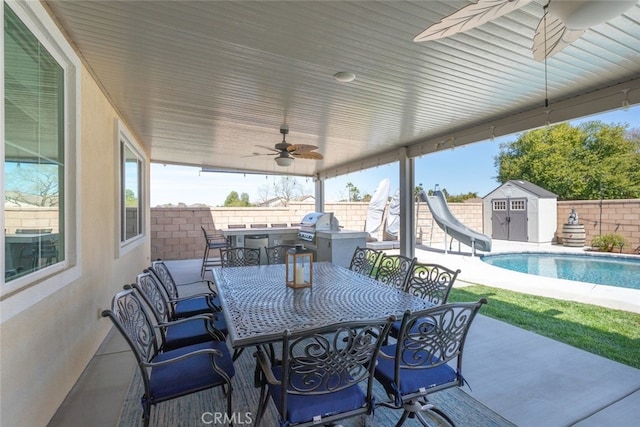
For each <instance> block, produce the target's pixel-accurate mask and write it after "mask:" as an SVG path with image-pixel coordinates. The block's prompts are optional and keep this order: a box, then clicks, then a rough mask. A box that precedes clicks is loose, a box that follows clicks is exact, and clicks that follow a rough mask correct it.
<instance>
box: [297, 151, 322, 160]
mask: <svg viewBox="0 0 640 427" xmlns="http://www.w3.org/2000/svg"><path fill="white" fill-rule="evenodd" d="M291 155H292V156H293V157H295V158H296V159H311V160H322V159H324V157H323V156H322V154H320V153H318V152H317V151H302V152H298V151H296V152H293V153H291Z"/></svg>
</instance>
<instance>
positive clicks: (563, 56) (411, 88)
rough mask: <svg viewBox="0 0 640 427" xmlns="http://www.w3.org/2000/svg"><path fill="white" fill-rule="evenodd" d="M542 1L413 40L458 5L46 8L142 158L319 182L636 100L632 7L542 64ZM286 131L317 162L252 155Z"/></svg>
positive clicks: (636, 38)
mask: <svg viewBox="0 0 640 427" xmlns="http://www.w3.org/2000/svg"><path fill="white" fill-rule="evenodd" d="M545 3H546V0H534V1H533V2H531V3H529V4H528V5H526V6H524V7H522V8H520V9H518V10H516V11H514V12H512V13H510V14H508V15H505V16H503V17H501V18H498V19H496V20H494V21H492V22H489V23H487V24H485V25H482V26H480V27H478V28H476V29H473V30H471V31H467V32H465V33H461V34H457V35H455V36H452V37H449V38H445V39H441V40H437V41H430V42H425V43H414V42H413V41H412V40H413V37H414V36H415V35H416V34H417V33H419V32H420V31H422V30H423V29H424V28H426V27H427V26H429V25H430V24H432V23H434V22H437V21H438V20H440V19H441V18H442V17H444V16H446V15H448V14H450V13H452V12H453V11H455V10H457V9H459V8H460V7H463V6H465V5H467V4H469V2H468V1H386V2H379V1H284V2H279V1H59V0H55V1H47V2H46V3H45V4H46V5H48V7H49V9H50V13H51V14H52V16H53V17H54V19H56V20H57V22H58V24H59V25H60V26H61V28H62V29H63V30H64V31H65V32H66V34H67V36H68V37H69V38H70V40H71V41H72V43H73V44H74V45H75V46H76V48H77V49H78V51H79V53H80V54H81V56H82V58H83V60H84V61H85V64H86V66H87V67H88V68H89V69H90V71H91V72H92V73H93V74H94V76H95V77H96V79H97V80H98V81H99V83H100V85H101V86H102V87H103V89H104V91H105V93H106V94H107V96H108V97H109V98H110V99H111V101H112V102H113V104H114V106H115V107H116V108H117V109H118V111H119V112H120V113H121V115H122V116H123V117H124V119H125V120H126V123H127V124H128V126H129V127H130V129H131V131H132V132H133V133H134V134H135V135H136V136H137V138H139V141H140V142H141V143H142V144H144V145H145V146H146V147H147V148H148V150H149V153H150V156H151V159H152V161H154V162H160V163H172V164H186V165H194V166H210V167H215V168H224V169H231V170H247V171H257V172H261V173H283V172H284V173H289V174H298V175H306V176H319V177H323V176H335V175H336V174H340V173H345V172H347V171H354V170H356V169H359V168H366V167H370V166H373V165H375V164H380V163H386V162H389V161H393V160H394V159H395V158H397V156H398V150H399V149H401V147H408V153H409V155H410V156H418V155H422V154H428V153H431V152H433V151H437V150H440V149H445V148H450V147H451V145H456V146H459V145H462V144H467V143H472V142H476V141H479V140H485V139H488V138H490V137H491V136H492V135H495V136H499V135H503V134H508V133H512V132H517V131H522V130H527V129H530V128H533V127H537V126H543V125H544V124H545V122H546V121H547V120H548V121H550V122H557V121H562V120H567V119H571V118H575V117H580V116H583V115H585V114H592V113H596V112H600V111H605V110H609V109H612V108H619V107H620V106H621V105H622V102H623V100H625V99H627V100H629V102H630V103H631V104H636V103H640V5H638V4H636V6H634V7H633V8H632V9H630V10H629V11H627V12H626V13H625V14H624V15H622V16H619V17H617V18H614V19H612V20H610V21H609V22H607V23H604V24H599V25H597V26H595V27H593V28H591V29H590V30H588V31H587V32H586V33H585V34H584V35H583V36H582V37H581V38H580V39H579V40H577V41H576V42H574V43H573V44H572V45H571V46H570V47H568V48H566V49H565V50H564V51H562V52H560V53H558V54H557V55H555V56H553V57H552V58H550V59H549V60H548V61H547V63H546V67H545V63H541V62H536V61H534V60H533V57H532V54H531V45H532V38H533V34H534V32H535V29H536V27H537V25H538V22H539V20H540V19H541V17H542V14H543V5H544V4H545ZM545 68H546V73H545ZM338 71H349V72H352V73H354V74H355V75H356V76H357V77H356V79H355V81H353V82H351V83H339V82H337V81H336V80H335V79H334V78H333V75H334V74H335V73H336V72H338ZM545 97H548V99H549V103H550V104H549V107H548V108H545V106H544V100H545ZM285 122H286V123H287V124H288V125H289V128H290V133H289V135H288V136H287V141H288V142H290V143H294V144H312V145H317V146H318V147H319V150H318V151H319V152H320V153H322V154H323V155H324V160H302V159H297V160H296V161H295V162H294V165H293V166H291V167H289V168H281V167H278V166H277V165H276V164H275V162H274V160H273V156H271V155H269V156H267V155H260V156H254V155H252V153H266V152H267V151H266V150H264V149H261V148H259V147H256V145H264V146H273V145H274V144H276V143H278V142H280V140H281V135H280V134H279V127H280V125H281V124H282V123H285Z"/></svg>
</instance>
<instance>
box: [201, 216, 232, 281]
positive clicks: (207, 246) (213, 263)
mask: <svg viewBox="0 0 640 427" xmlns="http://www.w3.org/2000/svg"><path fill="white" fill-rule="evenodd" d="M200 228H201V229H202V234H203V235H204V254H203V255H202V268H201V270H200V276H201V277H202V278H204V275H205V273H206V272H207V270H209V269H211V267H217V266H220V259H218V258H212V257H211V255H210V252H211V251H212V250H216V249H222V248H228V247H229V246H230V245H229V241H228V240H227V239H226V238H225V237H224V236H222V235H211V234H209V233H207V230H205V228H204V226H200Z"/></svg>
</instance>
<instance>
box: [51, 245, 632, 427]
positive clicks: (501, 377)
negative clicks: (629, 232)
mask: <svg viewBox="0 0 640 427" xmlns="http://www.w3.org/2000/svg"><path fill="white" fill-rule="evenodd" d="M498 246H500V245H498ZM507 246H508V245H507ZM440 247H442V246H440ZM498 250H499V249H498V248H496V251H498ZM530 250H531V249H530ZM417 257H418V258H419V259H420V260H421V261H425V262H436V263H440V264H443V265H446V266H449V267H453V268H460V269H461V270H462V273H461V275H460V276H459V277H460V279H459V280H460V282H461V283H460V284H461V285H464V284H465V282H471V283H482V284H487V285H490V284H491V283H494V282H495V283H496V284H495V285H494V286H499V287H502V286H505V287H506V286H526V287H535V286H536V283H537V282H538V281H539V280H540V279H542V278H536V277H535V276H534V277H533V278H531V277H527V278H518V277H517V276H516V279H517V280H515V281H516V282H518V283H517V285H513V282H514V278H513V276H508V275H507V274H506V273H505V276H500V275H498V274H497V273H496V272H495V271H493V270H491V269H490V270H489V271H487V270H485V269H484V268H485V266H488V265H487V264H485V263H482V261H480V260H479V259H478V258H477V257H471V256H469V254H464V253H463V254H452V253H449V254H446V255H445V254H442V253H439V252H438V250H437V249H436V250H418V251H417ZM167 265H169V267H170V268H171V270H172V272H174V274H175V275H176V277H177V278H179V281H180V282H189V281H192V280H196V279H198V278H199V272H200V260H185V261H168V262H167ZM492 268H494V267H492ZM498 270H501V269H498ZM514 274H517V275H520V273H514ZM523 276H529V275H523ZM509 277H511V279H509ZM528 280H530V281H528ZM501 284H502V286H500V285H501ZM191 288H192V289H191V290H192V291H194V292H195V291H197V288H196V287H191ZM545 292H550V290H549V289H547V290H545ZM572 292H573V291H572ZM638 293H639V294H640V291H639V292H638ZM550 296H552V295H550ZM596 297H597V295H595V296H594V295H591V296H589V297H588V298H589V299H591V298H596ZM605 299H607V301H605V303H607V304H608V303H609V302H610V301H608V300H609V299H610V298H605ZM614 300H615V298H614ZM612 304H616V302H614V303H612ZM638 306H640V304H638ZM105 321H107V320H105ZM134 369H135V360H134V358H133V355H132V354H131V353H130V351H129V350H128V348H127V347H126V344H125V343H124V341H123V340H122V339H121V338H120V337H119V336H118V334H117V333H115V331H113V330H112V331H111V333H110V334H109V336H108V337H107V338H106V339H105V342H104V343H103V345H102V346H101V348H100V349H99V350H98V352H97V353H96V355H95V356H94V358H93V360H92V361H91V363H90V364H89V365H88V367H87V369H86V370H85V373H84V374H83V375H82V377H81V378H80V379H79V380H78V382H77V383H76V386H75V387H74V389H73V390H72V391H71V392H70V393H69V395H68V397H67V399H66V400H65V402H64V403H63V404H62V405H61V407H60V408H59V410H58V412H57V413H56V415H55V416H54V418H53V419H52V420H51V422H50V424H49V426H51V427H58V426H65V427H66V426H74V427H75V426H76V425H85V424H86V423H87V422H90V423H91V425H93V426H114V425H117V420H118V417H119V414H120V409H121V407H122V403H123V399H124V397H125V394H126V392H127V388H128V385H129V381H130V379H131V376H132V374H133V370H134ZM464 374H465V377H466V379H467V380H468V382H469V384H470V386H471V390H470V389H469V387H465V388H464V390H465V391H466V392H468V393H469V394H470V395H471V396H473V397H474V398H475V399H477V400H478V401H480V402H482V403H483V404H485V405H486V406H487V407H489V408H491V409H492V410H494V411H496V412H497V413H499V414H500V415H502V416H503V417H505V418H507V419H509V420H510V421H512V422H513V423H515V424H517V425H518V426H532V427H533V426H535V427H539V426H542V425H544V426H549V427H555V426H574V425H575V426H581V427H584V426H610V425H615V426H617V427H624V426H629V427H631V426H636V425H637V424H638V420H639V419H640V370H638V369H634V368H632V367H629V366H626V365H623V364H620V363H617V362H614V361H611V360H608V359H605V358H602V357H600V356H597V355H594V354H591V353H588V352H585V351H582V350H579V349H576V348H574V347H571V346H568V345H565V344H562V343H559V342H557V341H554V340H551V339H549V338H545V337H542V336H540V335H537V334H534V333H532V332H528V331H525V330H523V329H520V328H517V327H514V326H511V325H508V324H506V323H504V322H501V321H498V320H494V319H491V318H488V317H486V316H483V315H479V316H478V317H477V319H476V321H475V323H474V325H473V326H472V328H471V331H470V333H469V337H468V340H467V345H466V348H465V359H464ZM264 425H266V423H265V424H264ZM461 427H464V426H461Z"/></svg>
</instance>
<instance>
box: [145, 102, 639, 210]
mask: <svg viewBox="0 0 640 427" xmlns="http://www.w3.org/2000/svg"><path fill="white" fill-rule="evenodd" d="M588 120H600V121H602V122H605V123H615V124H625V123H626V124H628V125H629V129H633V128H640V105H637V106H634V107H632V108H628V109H626V110H622V109H620V110H615V111H611V112H608V113H602V114H598V115H594V116H589V117H584V118H581V119H577V120H572V121H571V122H570V123H572V124H573V125H577V124H579V123H581V122H584V121H588ZM518 136H519V134H513V135H509V136H503V137H500V138H495V140H493V141H490V140H489V141H483V142H477V143H474V144H469V145H466V146H464V147H457V148H455V149H450V150H443V151H440V152H438V153H434V154H429V155H426V156H423V157H420V158H417V159H416V162H415V171H416V173H415V183H416V185H418V184H422V186H423V188H425V189H427V190H428V189H433V188H434V187H435V185H436V184H438V185H439V186H440V189H446V190H447V192H448V193H449V194H466V193H469V192H475V193H477V194H478V196H479V197H484V196H485V195H487V194H488V193H490V192H491V191H493V190H494V189H495V188H497V187H498V186H499V185H500V184H499V183H498V181H496V179H495V177H496V176H497V174H498V172H497V169H496V167H495V165H494V158H495V157H496V156H497V155H498V153H499V151H500V144H501V143H503V142H509V141H514V140H515V139H517V137H518ZM384 178H389V180H390V182H391V187H390V193H391V194H393V193H394V192H395V191H396V190H397V189H398V183H399V177H398V164H397V163H392V164H389V165H383V166H378V167H375V168H372V169H368V170H365V171H362V172H354V173H351V174H348V175H343V176H339V177H336V178H331V179H328V180H326V181H325V201H327V202H332V201H338V200H344V199H346V198H347V187H346V186H347V183H349V182H350V183H352V184H353V185H355V186H356V187H357V188H358V190H360V195H364V194H367V193H368V194H373V192H374V191H375V189H376V186H377V185H378V183H379V182H380V181H381V180H383V179H384ZM279 179H280V177H276V176H273V175H271V176H265V175H253V174H246V175H243V174H237V173H233V174H222V173H210V172H200V168H195V167H187V166H173V165H166V166H164V165H161V164H158V163H152V164H151V206H157V205H163V204H168V203H171V204H173V205H177V204H178V203H185V204H187V205H192V204H195V203H204V204H207V205H209V206H222V205H223V204H224V201H225V199H226V198H227V196H228V195H229V193H230V192H231V191H236V192H237V193H238V194H242V193H247V194H248V195H249V200H250V201H251V202H253V203H255V202H257V201H258V200H259V199H260V197H259V195H260V188H265V186H269V187H271V188H272V187H273V185H274V183H275V182H276V181H278V180H279ZM296 180H297V181H298V183H299V184H300V185H302V187H303V189H304V190H305V193H307V194H313V192H314V184H313V181H312V179H311V178H308V179H307V178H301V177H296Z"/></svg>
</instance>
